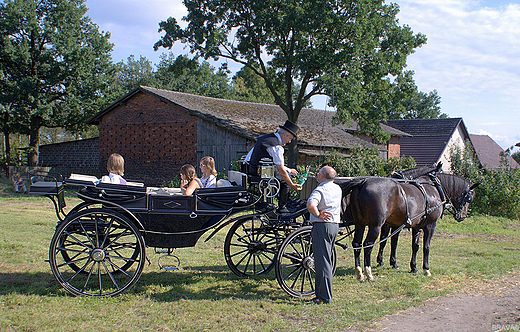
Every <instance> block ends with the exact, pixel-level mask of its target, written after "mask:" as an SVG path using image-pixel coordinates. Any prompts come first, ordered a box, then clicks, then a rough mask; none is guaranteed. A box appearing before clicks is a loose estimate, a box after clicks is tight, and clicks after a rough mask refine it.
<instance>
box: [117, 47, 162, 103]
mask: <svg viewBox="0 0 520 332" xmlns="http://www.w3.org/2000/svg"><path fill="white" fill-rule="evenodd" d="M156 82H157V80H156V78H155V71H154V69H153V63H152V62H151V61H150V60H148V59H147V58H146V57H145V56H142V55H141V56H140V57H139V60H136V59H135V56H134V55H130V56H129V57H128V58H127V59H126V63H124V62H123V61H120V62H118V63H117V74H116V80H115V86H116V88H117V89H119V90H120V94H121V95H123V94H125V93H127V92H129V91H131V90H133V89H135V88H136V87H138V86H139V85H146V86H155V85H156V84H157V83H156Z"/></svg>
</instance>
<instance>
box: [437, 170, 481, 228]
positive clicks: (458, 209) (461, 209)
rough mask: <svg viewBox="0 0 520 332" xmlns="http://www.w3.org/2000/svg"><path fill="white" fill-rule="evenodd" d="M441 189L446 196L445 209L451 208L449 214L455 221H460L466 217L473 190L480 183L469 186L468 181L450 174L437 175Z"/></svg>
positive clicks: (473, 193)
mask: <svg viewBox="0 0 520 332" xmlns="http://www.w3.org/2000/svg"><path fill="white" fill-rule="evenodd" d="M437 177H438V178H439V180H440V183H441V186H442V189H443V190H444V192H445V194H446V196H447V197H446V199H447V201H448V202H447V203H448V204H447V207H448V208H449V207H451V210H452V211H451V213H452V214H453V217H454V218H455V220H457V221H459V222H460V221H462V220H464V219H465V218H466V217H467V216H468V207H469V204H470V203H471V202H472V201H473V198H474V197H475V188H476V187H477V186H478V185H479V184H480V183H475V184H473V185H472V184H471V182H469V181H468V180H466V179H464V178H461V177H459V176H456V175H452V174H444V173H441V174H437Z"/></svg>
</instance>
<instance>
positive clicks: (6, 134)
mask: <svg viewBox="0 0 520 332" xmlns="http://www.w3.org/2000/svg"><path fill="white" fill-rule="evenodd" d="M3 115H4V120H3V126H2V132H3V134H4V155H3V157H4V159H5V162H6V163H7V164H9V163H10V162H11V142H10V141H9V113H8V112H7V110H5V113H4V114H3Z"/></svg>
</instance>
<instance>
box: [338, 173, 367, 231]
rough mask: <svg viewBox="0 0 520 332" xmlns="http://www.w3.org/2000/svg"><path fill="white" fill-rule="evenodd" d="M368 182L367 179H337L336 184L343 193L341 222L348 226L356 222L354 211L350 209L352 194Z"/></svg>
mask: <svg viewBox="0 0 520 332" xmlns="http://www.w3.org/2000/svg"><path fill="white" fill-rule="evenodd" d="M366 181H367V178H366V177H359V178H341V177H340V178H335V179H334V183H336V184H337V185H338V186H339V187H340V188H341V192H342V196H343V197H342V199H341V220H343V221H345V222H347V223H348V224H350V223H352V222H353V221H354V218H353V216H352V211H351V210H350V209H349V206H350V193H351V192H352V190H354V188H357V187H361V186H362V185H363V184H365V182H366Z"/></svg>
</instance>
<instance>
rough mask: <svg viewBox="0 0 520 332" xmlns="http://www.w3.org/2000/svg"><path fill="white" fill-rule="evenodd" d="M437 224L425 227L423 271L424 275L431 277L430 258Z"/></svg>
mask: <svg viewBox="0 0 520 332" xmlns="http://www.w3.org/2000/svg"><path fill="white" fill-rule="evenodd" d="M436 226H437V223H436V222H434V223H430V224H427V225H426V226H425V227H424V238H423V271H424V275H425V276H427V277H429V276H431V275H432V274H431V273H430V264H429V256H430V242H431V239H432V236H433V233H435V228H436Z"/></svg>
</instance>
